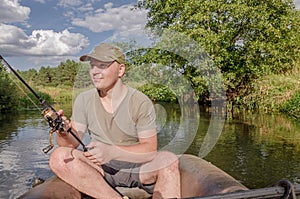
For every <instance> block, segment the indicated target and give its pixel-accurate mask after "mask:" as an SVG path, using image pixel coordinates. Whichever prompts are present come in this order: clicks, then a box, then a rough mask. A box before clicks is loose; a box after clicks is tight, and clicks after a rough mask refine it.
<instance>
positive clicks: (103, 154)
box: [83, 142, 114, 166]
mask: <svg viewBox="0 0 300 199" xmlns="http://www.w3.org/2000/svg"><path fill="white" fill-rule="evenodd" d="M87 148H88V151H87V152H84V153H83V154H84V155H85V156H86V157H87V158H88V159H89V160H91V161H92V162H93V163H95V164H97V165H99V166H100V165H102V164H105V163H108V162H109V161H110V160H112V159H113V151H114V150H113V149H114V146H112V145H108V144H104V143H102V142H91V143H90V144H89V145H88V147H87Z"/></svg>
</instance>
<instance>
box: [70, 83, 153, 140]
mask: <svg viewBox="0 0 300 199" xmlns="http://www.w3.org/2000/svg"><path fill="white" fill-rule="evenodd" d="M127 88H128V89H127V94H126V96H125V97H124V99H123V100H122V102H121V103H120V105H119V106H118V107H117V108H116V109H115V111H114V113H108V112H107V111H106V110H105V109H104V107H103V105H102V103H101V100H100V97H99V95H98V91H97V89H91V90H88V91H85V92H83V93H81V94H79V95H78V97H77V98H76V100H75V102H74V106H73V113H72V117H71V118H72V120H73V121H74V122H75V123H79V124H81V125H85V126H86V128H87V130H88V131H89V132H90V134H91V138H92V141H100V142H104V143H107V144H116V145H132V144H137V143H139V141H138V133H139V132H141V131H144V130H151V129H154V128H156V124H155V118H156V115H155V110H154V107H153V103H152V101H151V100H150V99H149V98H148V97H147V96H146V95H144V94H143V93H142V92H140V91H137V90H136V89H133V88H131V87H129V86H128V87H127Z"/></svg>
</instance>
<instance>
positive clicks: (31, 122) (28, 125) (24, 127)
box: [0, 113, 51, 198]
mask: <svg viewBox="0 0 300 199" xmlns="http://www.w3.org/2000/svg"><path fill="white" fill-rule="evenodd" d="M0 129H1V130H0V135H1V144H0V171H1V173H0V179H1V180H0V198H16V197H17V196H19V195H21V194H23V193H24V192H25V191H27V190H28V189H29V188H30V187H31V184H32V181H33V180H34V178H35V177H41V178H48V177H50V176H51V172H50V170H49V167H48V158H49V156H48V155H44V154H43V152H42V148H43V147H45V146H46V145H48V127H47V125H46V124H45V123H44V120H43V119H41V118H40V117H39V114H32V113H25V114H20V115H16V114H13V115H6V116H2V118H1V126H0Z"/></svg>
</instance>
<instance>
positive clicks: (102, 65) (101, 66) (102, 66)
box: [98, 64, 106, 68]
mask: <svg viewBox="0 0 300 199" xmlns="http://www.w3.org/2000/svg"><path fill="white" fill-rule="evenodd" d="M98 67H99V68H105V67H106V64H99V66H98Z"/></svg>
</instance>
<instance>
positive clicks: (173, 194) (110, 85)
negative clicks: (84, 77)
mask: <svg viewBox="0 0 300 199" xmlns="http://www.w3.org/2000/svg"><path fill="white" fill-rule="evenodd" d="M80 60H81V61H89V63H90V66H91V68H90V76H91V79H92V81H93V84H94V86H95V89H92V90H89V91H86V92H83V93H81V94H80V95H79V96H78V97H77V98H76V100H75V102H74V107H73V113H72V121H71V122H69V121H68V120H66V118H65V117H64V116H63V111H59V114H60V115H61V116H62V117H63V119H64V120H65V125H66V126H69V127H71V128H72V129H73V131H74V132H75V133H76V134H77V135H78V136H79V137H80V138H81V139H82V137H83V136H84V133H85V132H86V130H88V131H89V133H90V135H91V139H92V140H91V143H90V144H89V145H88V148H89V150H88V151H87V152H82V151H80V150H77V149H76V148H77V147H78V145H79V143H78V142H77V141H76V140H75V139H74V138H73V137H72V136H71V135H69V134H68V133H66V132H58V133H57V136H56V137H57V143H58V145H59V147H58V148H57V149H55V150H54V151H53V152H52V154H51V156H50V168H51V169H52V171H53V172H54V173H55V174H56V175H57V176H58V177H60V178H61V179H62V180H64V181H65V182H67V183H69V184H70V185H72V186H73V187H75V188H76V189H78V190H79V191H81V192H83V193H85V194H87V195H89V196H92V197H94V198H110V199H112V198H122V196H121V195H120V194H119V193H118V192H117V191H116V189H114V188H115V187H116V186H125V187H139V188H141V189H144V190H145V191H147V192H148V193H150V194H153V198H180V174H179V169H178V160H177V156H176V155H174V154H173V153H170V152H157V135H156V126H155V112H154V108H153V104H152V102H151V101H150V100H149V99H148V98H147V97H146V96H145V95H144V94H142V93H141V92H139V91H137V90H135V89H133V88H131V87H129V86H127V85H125V84H124V83H123V82H122V77H123V75H124V73H125V68H126V67H125V56H124V54H123V53H122V51H121V50H120V49H119V48H117V47H115V46H112V45H109V44H100V45H98V46H97V47H96V48H95V49H94V51H93V52H91V53H90V54H87V55H83V56H81V57H80Z"/></svg>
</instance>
